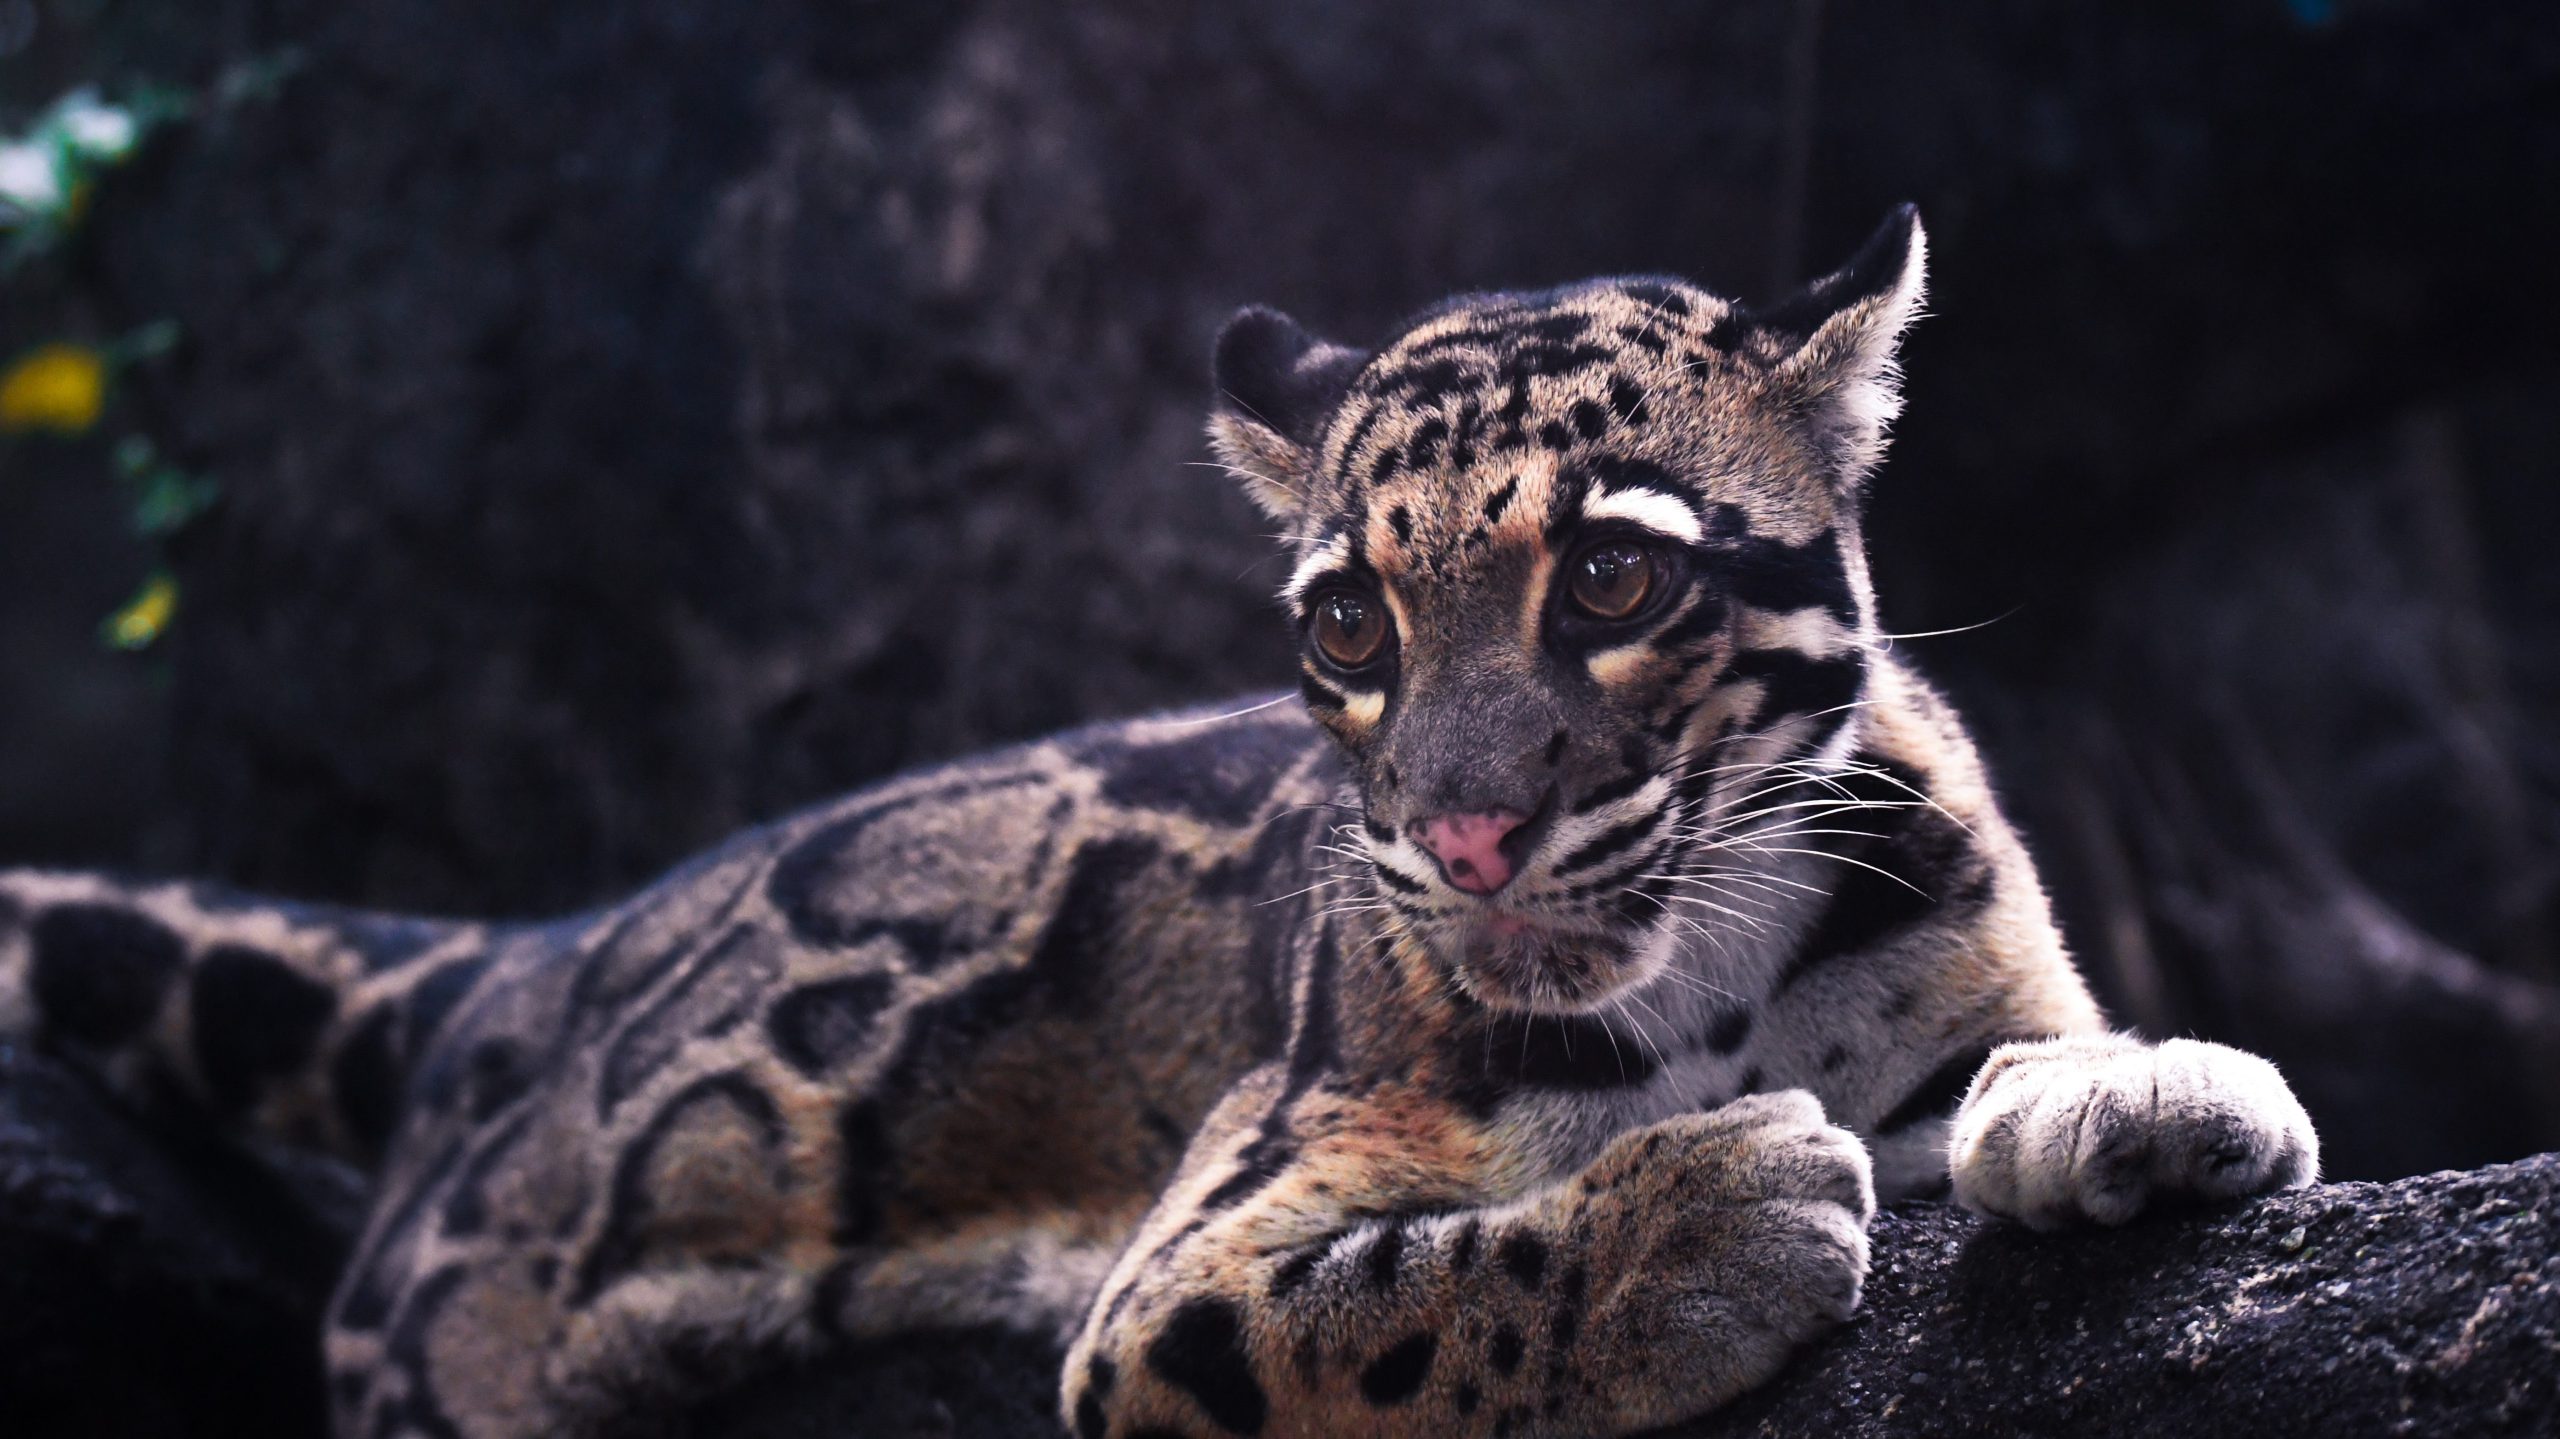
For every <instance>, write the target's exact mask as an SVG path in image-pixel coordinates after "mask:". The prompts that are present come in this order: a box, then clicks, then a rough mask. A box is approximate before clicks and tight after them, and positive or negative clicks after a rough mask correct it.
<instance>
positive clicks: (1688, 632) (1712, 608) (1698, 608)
mask: <svg viewBox="0 0 2560 1439" xmlns="http://www.w3.org/2000/svg"><path fill="white" fill-rule="evenodd" d="M1691 595H1692V598H1691V600H1690V604H1689V608H1687V609H1686V610H1683V611H1681V612H1680V614H1679V615H1678V616H1677V617H1676V618H1674V619H1673V620H1672V621H1671V623H1669V624H1667V625H1664V626H1663V627H1662V628H1661V629H1658V630H1656V631H1654V633H1653V643H1654V644H1655V645H1656V646H1657V647H1659V648H1662V649H1676V648H1678V647H1679V646H1681V645H1685V644H1688V643H1689V642H1691V641H1693V640H1702V639H1706V638H1708V637H1710V636H1712V635H1714V634H1716V633H1717V632H1718V631H1720V630H1722V629H1723V628H1724V622H1725V615H1726V610H1725V603H1724V600H1723V598H1722V597H1721V596H1718V595H1716V594H1714V593H1712V592H1710V591H1708V590H1704V589H1699V590H1693V591H1692V592H1691Z"/></svg>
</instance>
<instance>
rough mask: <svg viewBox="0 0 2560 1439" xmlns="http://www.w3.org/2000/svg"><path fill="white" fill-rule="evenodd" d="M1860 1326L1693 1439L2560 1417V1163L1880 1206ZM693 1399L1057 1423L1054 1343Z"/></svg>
mask: <svg viewBox="0 0 2560 1439" xmlns="http://www.w3.org/2000/svg"><path fill="white" fill-rule="evenodd" d="M1874 1239H1875V1269H1874V1277H1873V1278H1872V1279H1871V1280H1870V1281H1869V1283H1868V1286H1867V1295H1866V1303H1865V1306H1864V1308H1863V1310H1862V1311H1861V1312H1860V1314H1859V1316H1858V1318H1857V1319H1856V1320H1855V1321H1853V1322H1852V1323H1851V1324H1849V1325H1848V1326H1847V1327H1845V1328H1843V1329H1842V1330H1840V1331H1839V1332H1838V1333H1837V1334H1835V1335H1833V1336H1832V1337H1830V1338H1828V1339H1826V1340H1824V1341H1822V1342H1821V1343H1819V1344H1817V1345H1815V1346H1814V1347H1813V1348H1812V1349H1811V1350H1810V1351H1809V1352H1808V1353H1806V1354H1805V1355H1803V1356H1801V1357H1800V1358H1799V1359H1798V1360H1797V1362H1796V1363H1795V1364H1794V1365H1792V1366H1791V1367H1790V1368H1789V1369H1788V1370H1787V1371H1786V1373H1785V1374H1784V1375H1783V1376H1782V1377H1781V1378H1780V1379H1779V1380H1778V1382H1776V1383H1775V1384H1773V1385H1771V1386H1770V1387H1769V1388H1767V1389H1766V1390H1763V1391H1761V1392H1759V1393H1756V1394H1753V1395H1750V1396H1747V1397H1746V1398H1744V1399H1743V1400H1742V1401H1740V1402H1738V1403H1737V1404H1735V1405H1734V1406H1733V1407H1732V1408H1731V1409H1729V1410H1728V1411H1726V1412H1725V1413H1723V1414H1720V1415H1717V1416H1715V1417H1714V1418H1713V1419H1711V1420H1709V1421H1706V1422H1703V1423H1699V1424H1694V1425H1687V1426H1683V1427H1681V1428H1680V1429H1678V1430H1677V1431H1668V1432H1666V1434H1665V1436H1664V1439H1670V1434H1671V1433H1677V1434H1678V1435H1681V1436H1688V1439H1720V1436H1728V1435H1730V1436H1743V1435H1751V1436H1759V1439H1854V1436H1863V1435H1876V1436H1888V1435H1889V1436H1920V1435H1947V1436H1957V1435H1968V1436H1970V1435H1991V1434H1996V1435H2004V1436H2005V1435H2035V1436H2041V1435H2052V1436H2056V1439H2065V1436H2067V1439H2105V1436H2119V1435H2120V1436H2124V1439H2157V1436H2162V1435H2249V1436H2254V1439H2291V1436H2301V1439H2353V1436H2363V1435H2404V1434H2405V1435H2450V1434H2466V1435H2468V1434H2549V1433H2551V1432H2552V1430H2553V1425H2554V1422H2555V1420H2554V1416H2555V1415H2560V1155H2546V1156H2543V1157H2541V1158H2537V1159H2532V1160H2527V1161H2524V1162H2522V1163H2518V1164H2509V1165H2500V1166H2496V1167H2493V1168H2489V1169H2483V1170H2478V1171H2472V1172H2453V1173H2444V1174H2434V1175H2426V1176H2422V1177H2419V1178H2415V1179H2406V1180H2401V1181H2399V1182H2397V1183H2393V1184H2333V1185H2326V1186H2323V1187H2320V1188H2316V1189H2311V1190H2306V1191H2300V1192H2296V1193H2291V1194H2285V1195H2280V1196H2278V1197H2275V1198H2272V1199H2267V1200H2262V1201H2260V1202H2257V1203H2254V1204H2249V1205H2244V1206H2239V1207H2235V1208H2232V1209H2229V1210H2224V1211H2217V1212H2210V1213H2201V1214H2191V1215H2181V1216H2172V1217H2162V1218H2154V1219H2148V1220H2144V1221H2142V1222H2139V1223H2136V1224H2134V1225H2132V1226H2130V1227H2128V1228H2126V1229H2124V1230H2121V1231H2116V1232H2112V1233H2104V1234H2083V1235H2060V1236H2042V1235H2035V1234H2030V1233H2027V1232H2025V1231H2023V1230H2019V1229H2014V1228H2010V1227H2008V1226H2003V1225H1988V1224H1984V1223H1982V1222H1980V1221H1978V1220H1975V1219H1974V1218H1972V1217H1971V1216H1969V1215H1967V1214H1965V1213H1963V1212H1962V1211H1960V1210H1956V1209H1952V1208H1949V1207H1947V1206H1944V1205H1908V1206H1904V1207H1902V1208H1898V1209H1894V1210H1889V1211H1887V1212H1886V1213H1884V1214H1883V1215H1881V1216H1879V1217H1878V1219H1877V1220H1876V1225H1875V1230H1874ZM878 1362H879V1364H880V1365H881V1367H880V1368H878V1369H870V1368H862V1369H857V1368H854V1367H852V1366H850V1365H846V1366H836V1365H829V1366H824V1367H822V1368H818V1369H814V1370H812V1371H809V1372H807V1373H805V1374H802V1375H799V1376H796V1377H789V1378H783V1379H777V1380H773V1381H767V1382H764V1383H760V1384H757V1385H755V1386H753V1388H752V1391H751V1392H749V1393H747V1394H744V1395H742V1396H741V1399H740V1401H738V1402H734V1403H724V1404H722V1405H719V1406H715V1407H714V1408H713V1409H712V1410H710V1411H707V1412H706V1413H704V1414H703V1415H700V1416H698V1418H697V1426H696V1427H695V1428H694V1429H693V1430H692V1431H691V1432H692V1433H694V1434H696V1435H699V1436H701V1439H712V1436H715V1435H717V1436H724V1439H802V1436H807V1439H817V1436H820V1435H845V1434H884V1435H885V1434H910V1433H911V1434H947V1435H954V1436H970V1439H976V1436H986V1439H994V1436H998V1435H1007V1436H1011V1435H1030V1434H1054V1433H1060V1432H1062V1431H1060V1430H1059V1428H1058V1426H1057V1423H1056V1421H1055V1419H1054V1417H1052V1415H1051V1414H1050V1412H1049V1409H1048V1405H1049V1403H1050V1395H1051V1392H1052V1383H1051V1378H1050V1374H1049V1369H1048V1364H1049V1363H1052V1362H1054V1358H1053V1357H1052V1356H1048V1355H1045V1354H1039V1353H1037V1351H1034V1350H1030V1349H1027V1348H1025V1347H1024V1346H1022V1345H1021V1344H1020V1343H1019V1341H998V1340H994V1339H990V1338H988V1337H986V1336H969V1335H956V1336H948V1337H944V1338H940V1339H935V1340H928V1341H917V1342H914V1343H911V1344H904V1345H900V1346H896V1347H895V1348H894V1349H892V1350H889V1351H887V1352H885V1353H884V1354H882V1355H880V1356H878Z"/></svg>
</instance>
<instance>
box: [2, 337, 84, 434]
mask: <svg viewBox="0 0 2560 1439" xmlns="http://www.w3.org/2000/svg"><path fill="white" fill-rule="evenodd" d="M106 398H107V362H106V357H105V356H103V355H100V354H99V353H98V352H97V351H96V350H93V349H90V348H89V347H88V346H86V345H39V346H37V347H36V348H35V349H32V350H29V351H28V352H27V353H26V354H24V355H22V356H20V357H19V359H18V362H17V363H16V364H14V365H11V366H10V367H9V369H8V372H7V373H6V374H0V430H59V431H61V432H62V433H63V434H66V435H74V434H78V433H79V432H80V431H82V430H85V429H87V428H89V427H90V426H91V425H94V424H96V423H97V422H98V411H99V410H100V409H102V408H104V407H105V404H106Z"/></svg>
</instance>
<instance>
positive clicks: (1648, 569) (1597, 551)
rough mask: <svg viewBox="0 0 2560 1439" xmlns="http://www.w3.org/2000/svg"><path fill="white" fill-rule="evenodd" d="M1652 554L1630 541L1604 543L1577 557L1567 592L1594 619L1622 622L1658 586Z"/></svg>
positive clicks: (1569, 576)
mask: <svg viewBox="0 0 2560 1439" xmlns="http://www.w3.org/2000/svg"><path fill="white" fill-rule="evenodd" d="M1660 569H1661V566H1660V564H1659V563H1657V562H1656V561H1655V559H1654V557H1653V551H1651V550H1649V549H1646V548H1645V547H1644V546H1643V545H1640V544H1637V543H1636V542H1635V541H1633V540H1603V541H1601V542H1600V543H1598V544H1596V545H1593V546H1592V547H1591V548H1589V549H1587V550H1584V551H1583V552H1582V553H1581V554H1579V555H1576V556H1575V557H1574V560H1573V566H1572V570H1571V572H1570V574H1569V575H1568V576H1567V578H1566V589H1567V592H1568V593H1569V594H1571V595H1572V597H1573V602H1574V604H1575V606H1577V607H1578V608H1580V609H1581V611H1582V612H1583V613H1584V614H1587V615H1589V616H1591V617H1592V618H1593V619H1600V620H1623V619H1626V618H1627V617H1628V616H1630V615H1633V614H1634V613H1636V612H1637V611H1638V610H1641V609H1643V608H1644V603H1645V601H1647V600H1649V599H1651V598H1653V591H1654V587H1655V586H1656V585H1657V584H1659V583H1660V576H1659V574H1658V573H1657V572H1658V571H1659V570H1660Z"/></svg>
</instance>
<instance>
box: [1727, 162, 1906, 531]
mask: <svg viewBox="0 0 2560 1439" xmlns="http://www.w3.org/2000/svg"><path fill="white" fill-rule="evenodd" d="M1928 274H1929V236H1928V233H1927V232H1926V231H1924V230H1922V229H1921V228H1920V211H1919V209H1918V208H1917V207H1916V206H1912V205H1903V206H1900V207H1898V208H1897V209H1895V210H1894V212H1893V213H1892V214H1891V215H1890V216H1887V217H1886V219H1885V222H1884V225H1883V227H1882V228H1880V229H1878V230H1877V231H1876V232H1875V234H1874V235H1873V236H1872V237H1871V238H1869V239H1868V241H1867V243H1866V244H1865V245H1864V246H1862V247H1861V248H1860V249H1859V251H1858V254H1857V257H1856V258H1855V259H1852V260H1851V261H1850V262H1849V263H1848V264H1847V265H1845V266H1843V267H1841V268H1840V269H1838V270H1836V271H1833V272H1832V273H1831V274H1828V275H1825V276H1823V277H1822V278H1821V279H1819V280H1816V281H1814V282H1813V283H1812V284H1810V285H1808V286H1806V287H1805V288H1804V289H1803V290H1802V291H1801V292H1799V293H1798V294H1796V295H1794V296H1793V297H1791V298H1789V299H1787V300H1786V301H1784V302H1782V303H1780V304H1778V305H1775V306H1771V307H1768V308H1765V309H1754V310H1753V311H1752V312H1751V319H1752V321H1753V322H1754V323H1755V324H1756V325H1758V326H1759V327H1760V328H1761V329H1763V330H1765V331H1768V332H1770V333H1771V334H1772V335H1773V336H1775V337H1776V339H1777V344H1776V346H1775V348H1776V349H1777V350H1778V351H1779V352H1780V353H1782V354H1784V355H1785V356H1786V358H1785V359H1782V360H1780V361H1779V362H1778V365H1777V370H1776V373H1777V376H1778V379H1779V381H1780V384H1781V387H1782V388H1783V390H1784V391H1785V393H1787V395H1788V396H1789V398H1790V400H1791V401H1792V403H1793V404H1794V406H1795V407H1796V409H1797V411H1798V413H1799V414H1801V415H1802V416H1803V417H1804V419H1805V421H1806V423H1807V424H1808V425H1809V426H1810V427H1811V429H1812V431H1813V436H1814V442H1815V445H1816V447H1817V448H1818V449H1819V450H1820V452H1821V454H1822V456H1823V458H1824V460H1825V461H1826V462H1827V464H1828V465H1829V466H1830V469H1831V473H1832V477H1833V480H1834V482H1835V483H1837V484H1838V485H1840V486H1841V487H1842V488H1843V489H1848V488H1853V487H1855V486H1856V485H1858V484H1859V483H1860V482H1861V481H1863V480H1865V479H1866V477H1867V475H1868V474H1869V473H1871V472H1872V471H1873V470H1874V469H1875V467H1876V462H1877V461H1879V460H1881V459H1883V458H1884V441H1885V431H1886V429H1887V428H1888V427H1890V426H1891V425H1892V423H1893V420H1894V417H1895V416H1897V415H1899V414H1901V413H1902V370H1901V367H1900V366H1898V365H1897V364H1896V363H1895V362H1894V350H1895V347H1896V346H1897V345H1898V344H1899V343H1900V342H1901V339H1902V332H1903V331H1904V330H1905V329H1907V328H1909V327H1910V324H1911V322H1912V320H1913V319H1915V318H1917V317H1918V315H1919V313H1920V302H1921V299H1922V297H1923V295H1924V293H1925V292H1926V290H1927V287H1928Z"/></svg>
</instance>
